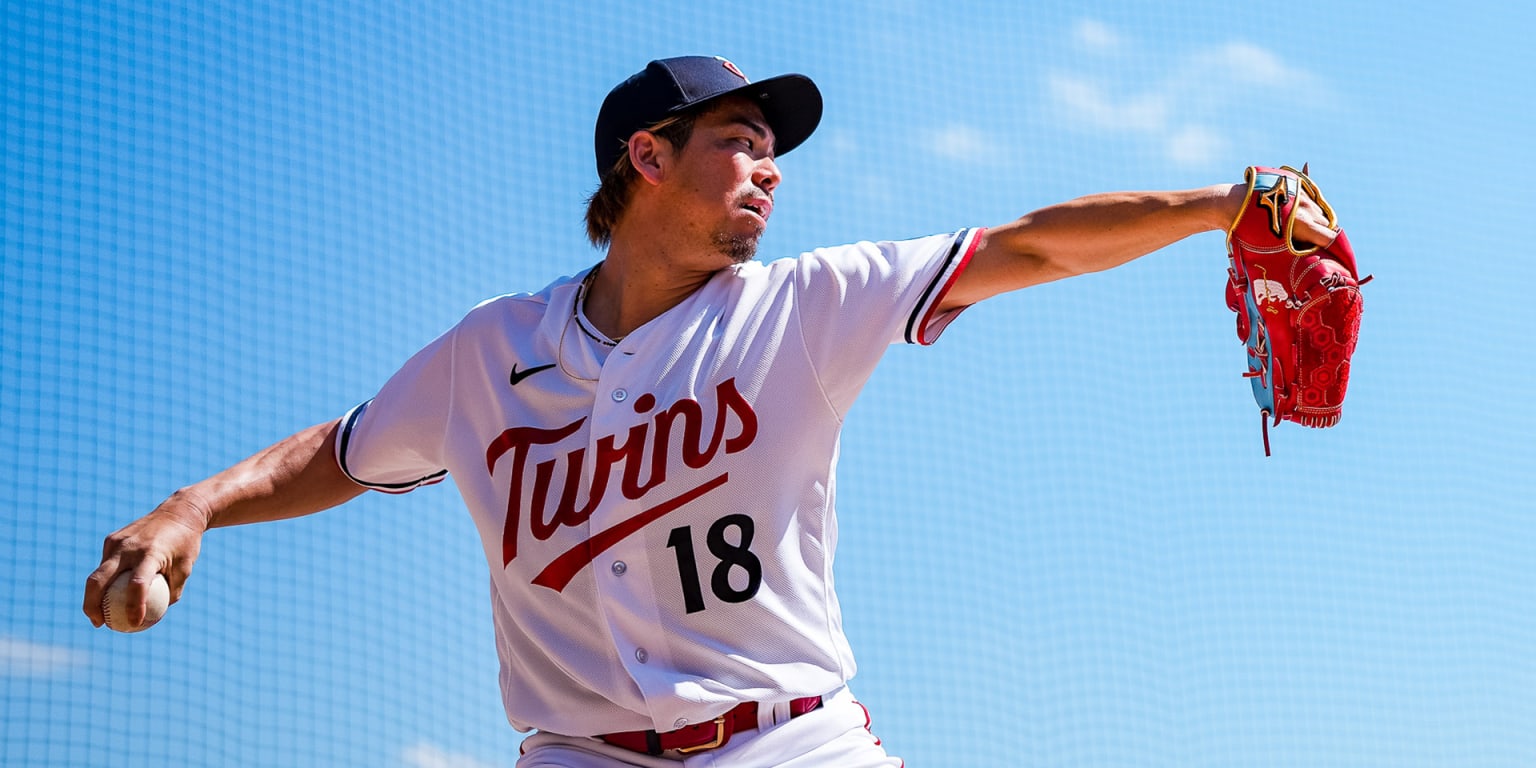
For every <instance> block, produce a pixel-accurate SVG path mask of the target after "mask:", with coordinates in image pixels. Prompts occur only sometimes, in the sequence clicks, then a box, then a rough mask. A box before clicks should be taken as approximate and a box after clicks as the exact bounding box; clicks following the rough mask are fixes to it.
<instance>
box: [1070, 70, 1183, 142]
mask: <svg viewBox="0 0 1536 768" xmlns="http://www.w3.org/2000/svg"><path fill="white" fill-rule="evenodd" d="M1046 88H1047V89H1048V90H1049V91H1050V93H1051V97H1052V98H1053V99H1055V100H1056V102H1057V103H1059V104H1061V105H1062V106H1064V107H1066V108H1067V111H1068V113H1069V114H1070V116H1071V117H1073V118H1076V119H1077V120H1080V121H1083V122H1087V123H1088V124H1089V125H1092V126H1094V127H1096V128H1101V129H1104V130H1109V131H1137V132H1157V131H1162V130H1163V129H1164V126H1165V125H1166V124H1167V122H1168V104H1167V99H1166V97H1164V96H1162V95H1160V94H1157V93H1141V94H1135V95H1133V96H1131V97H1128V98H1117V97H1115V96H1113V95H1111V94H1110V93H1109V91H1108V89H1106V88H1105V87H1104V86H1103V85H1101V84H1099V83H1096V82H1094V81H1092V80H1089V79H1087V78H1083V77H1077V76H1075V75H1063V74H1054V75H1051V76H1050V79H1049V81H1048V82H1047V83H1046Z"/></svg>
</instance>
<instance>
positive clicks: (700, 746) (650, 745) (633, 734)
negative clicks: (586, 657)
mask: <svg viewBox="0 0 1536 768" xmlns="http://www.w3.org/2000/svg"><path fill="white" fill-rule="evenodd" d="M820 708H821V697H820V696H809V697H806V698H804V699H795V700H794V701H791V702H789V716H790V717H791V718H796V717H799V716H801V715H803V714H805V713H807V712H814V711H816V710H817V709H820ZM756 727H757V702H755V701H747V702H743V703H741V704H737V705H736V706H735V707H732V708H731V710H730V711H729V712H726V713H725V714H723V715H721V716H719V717H717V718H715V719H713V720H710V721H709V722H707V723H699V724H697V725H687V726H683V727H682V728H679V729H677V730H675V731H667V732H665V733H657V732H656V731H624V732H622V733H605V734H603V735H601V736H598V737H597V738H599V739H602V740H603V741H606V742H608V743H609V744H612V745H614V746H616V747H623V748H624V749H627V750H630V751H631V752H639V753H641V754H643V755H659V754H661V753H663V752H666V751H667V750H670V749H675V750H677V751H678V752H682V753H683V754H687V753H689V752H702V751H704V750H706V749H714V748H716V747H722V746H725V743H726V742H728V741H730V740H731V736H732V735H733V734H735V733H737V732H739V731H750V730H752V729H754V728H756Z"/></svg>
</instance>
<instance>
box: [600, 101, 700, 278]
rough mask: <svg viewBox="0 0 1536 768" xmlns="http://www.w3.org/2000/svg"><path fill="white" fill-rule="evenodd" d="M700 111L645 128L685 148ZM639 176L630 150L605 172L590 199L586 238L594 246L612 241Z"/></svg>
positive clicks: (689, 112)
mask: <svg viewBox="0 0 1536 768" xmlns="http://www.w3.org/2000/svg"><path fill="white" fill-rule="evenodd" d="M700 114H702V113H701V111H700V110H689V111H687V112H684V113H683V114H681V115H675V116H673V117H669V118H667V119H665V120H663V121H661V122H659V123H656V124H655V125H653V126H651V127H650V128H647V129H646V130H647V131H649V132H651V133H654V134H656V135H657V136H660V137H661V138H663V139H666V141H667V143H668V144H671V145H672V148H673V149H675V150H682V148H683V147H684V146H686V145H687V144H688V139H689V137H691V136H693V124H694V122H696V121H697V120H698V119H699V115H700ZM638 178H640V173H639V171H636V170H635V166H634V165H633V164H632V163H630V162H629V153H628V152H625V153H624V154H623V155H620V156H619V160H618V162H616V163H614V164H613V167H612V168H609V169H608V171H607V172H606V173H604V174H603V176H602V179H601V181H599V182H598V187H597V191H596V192H593V193H592V196H591V197H588V198H587V216H586V219H587V239H588V240H591V241H592V245H593V246H594V247H597V248H606V247H608V244H609V242H611V241H612V239H613V228H614V227H616V226H618V224H619V217H620V216H622V215H624V209H625V208H626V207H628V206H629V195H630V188H631V187H632V186H633V185H634V182H635V180H636V179H638Z"/></svg>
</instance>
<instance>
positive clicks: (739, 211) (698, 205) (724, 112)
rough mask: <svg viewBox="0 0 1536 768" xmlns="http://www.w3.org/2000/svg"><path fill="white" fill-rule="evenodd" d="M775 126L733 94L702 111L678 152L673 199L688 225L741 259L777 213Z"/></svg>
mask: <svg viewBox="0 0 1536 768" xmlns="http://www.w3.org/2000/svg"><path fill="white" fill-rule="evenodd" d="M773 143H774V136H773V130H772V129H771V128H769V127H768V121H766V120H764V119H763V113H762V110H760V109H759V108H758V106H757V105H756V104H755V103H753V102H752V101H750V100H747V99H729V100H726V101H725V102H724V103H722V104H720V105H719V106H717V107H715V108H714V109H712V110H710V111H709V112H707V113H705V114H703V115H701V116H700V117H699V119H698V121H697V122H696V123H694V127H693V135H692V136H691V137H690V138H689V140H688V143H687V144H685V145H684V147H683V150H682V152H681V153H679V154H678V155H677V156H676V157H677V164H676V168H677V173H676V175H675V176H674V179H675V181H676V182H677V186H676V187H675V189H676V192H677V195H676V197H675V200H676V201H677V203H678V205H679V206H681V207H682V208H683V210H681V211H679V214H680V215H682V216H684V217H685V219H684V221H685V222H686V224H687V225H688V226H690V227H696V228H698V229H699V230H700V234H701V236H707V237H708V238H709V239H710V242H711V243H712V244H713V245H714V246H715V247H716V248H717V249H718V251H719V253H721V254H722V255H724V256H726V257H727V258H728V259H729V260H730V261H731V263H735V264H740V263H742V262H745V261H747V260H749V259H751V258H752V257H753V255H754V254H756V252H757V240H758V238H759V237H761V236H762V234H763V230H764V229H765V228H766V227H767V226H768V217H769V215H770V214H771V213H772V212H773V190H774V188H775V187H777V186H778V184H779V178H780V177H779V168H778V166H777V165H775V164H774V161H773Z"/></svg>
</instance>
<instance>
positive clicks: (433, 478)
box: [336, 400, 448, 493]
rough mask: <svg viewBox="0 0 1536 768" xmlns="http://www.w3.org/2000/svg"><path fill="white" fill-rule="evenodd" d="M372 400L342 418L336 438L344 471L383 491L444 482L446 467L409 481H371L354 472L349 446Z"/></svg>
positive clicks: (355, 479) (352, 477)
mask: <svg viewBox="0 0 1536 768" xmlns="http://www.w3.org/2000/svg"><path fill="white" fill-rule="evenodd" d="M372 402H373V401H372V400H368V401H365V402H363V403H361V404H359V405H358V406H357V407H356V408H353V409H352V411H351V412H350V413H348V414H347V415H346V416H345V417H343V418H342V423H341V433H340V434H339V435H338V436H337V440H336V463H337V465H339V466H340V467H341V471H342V473H343V474H345V475H346V476H347V477H348V478H350V479H351V480H352V482H354V483H357V484H358V485H361V486H363V487H364V488H368V489H371V490H375V491H383V492H384V493H405V492H407V491H412V490H415V489H417V488H420V487H421V486H423V485H432V484H434V483H440V482H442V481H443V478H444V477H447V476H448V470H446V469H444V470H441V471H439V472H434V473H432V474H430V475H427V476H426V477H423V478H420V479H418V480H413V481H411V482H408V483H370V482H368V481H367V480H363V479H360V478H359V477H358V476H357V475H355V474H353V472H352V468H351V467H349V466H347V448H348V447H350V446H351V444H352V431H353V429H354V428H356V426H357V422H358V419H360V418H362V416H363V412H364V411H366V410H368V406H369V404H371V403H372Z"/></svg>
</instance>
